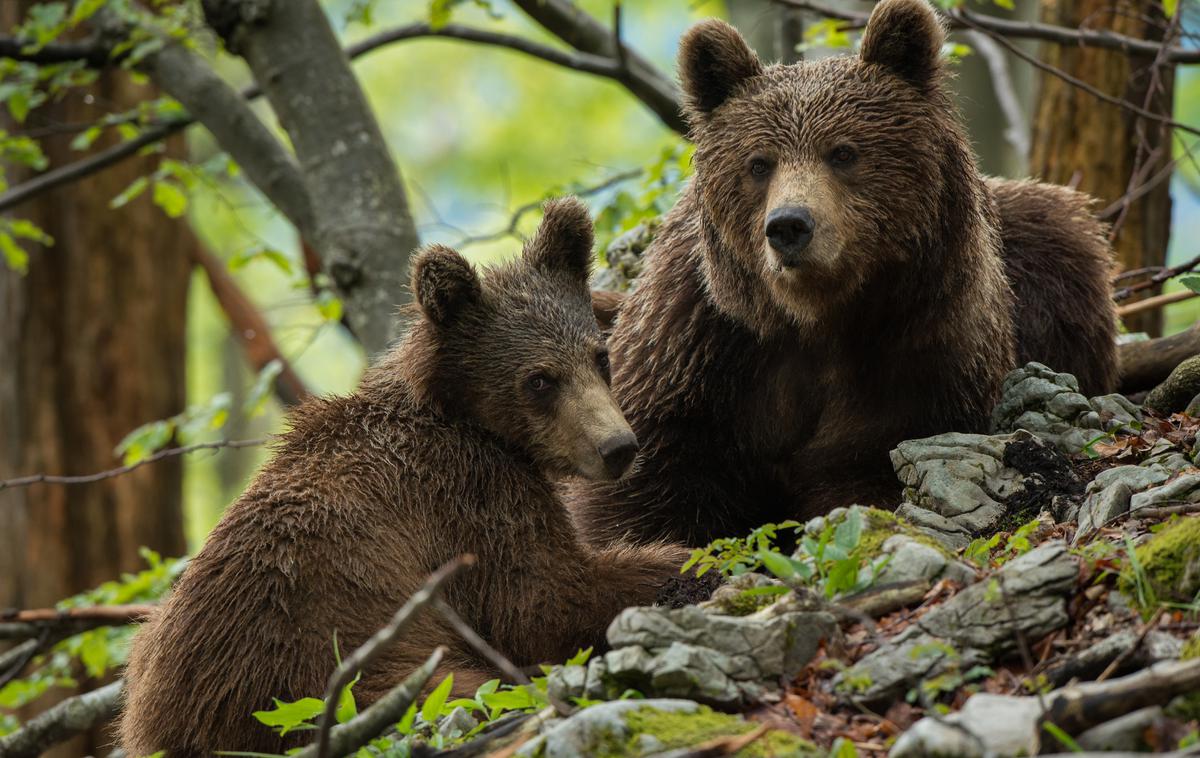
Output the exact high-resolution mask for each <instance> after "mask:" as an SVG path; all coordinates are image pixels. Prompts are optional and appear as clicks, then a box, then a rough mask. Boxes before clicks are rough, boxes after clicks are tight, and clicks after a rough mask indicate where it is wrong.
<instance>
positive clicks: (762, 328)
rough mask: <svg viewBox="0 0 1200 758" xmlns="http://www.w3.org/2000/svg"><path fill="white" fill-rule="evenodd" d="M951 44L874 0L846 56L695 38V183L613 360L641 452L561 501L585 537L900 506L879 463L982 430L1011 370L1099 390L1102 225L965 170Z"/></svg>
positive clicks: (737, 39) (1104, 324)
mask: <svg viewBox="0 0 1200 758" xmlns="http://www.w3.org/2000/svg"><path fill="white" fill-rule="evenodd" d="M944 41H945V34H944V31H943V29H942V27H941V25H940V23H939V22H938V19H937V17H936V15H935V14H934V12H933V10H932V9H931V8H930V7H929V6H928V5H927V4H926V3H925V2H923V1H922V0H884V1H883V2H881V3H879V4H878V5H877V6H876V7H875V10H874V12H873V14H872V16H871V19H870V22H869V23H868V25H867V28H866V30H865V32H864V34H863V39H862V46H861V50H860V53H859V55H857V56H853V57H839V58H828V59H824V60H818V61H813V62H802V63H798V64H795V65H791V66H781V65H775V66H766V67H764V66H763V64H762V63H761V62H760V61H759V60H758V58H757V57H756V56H755V55H754V53H753V52H752V51H751V50H750V49H749V48H748V47H747V46H746V44H745V42H744V41H743V39H742V38H741V36H740V35H739V34H738V33H737V31H736V30H734V29H733V28H732V27H730V26H729V25H727V24H725V23H723V22H720V21H708V22H704V23H701V24H699V25H697V26H696V27H694V28H693V29H691V30H690V31H689V32H688V34H687V35H686V36H685V38H684V40H683V43H682V47H681V50H680V56H679V61H680V62H679V68H680V74H681V77H682V80H683V88H684V91H685V95H686V112H687V116H688V120H689V123H690V125H691V127H692V137H693V138H694V140H695V142H696V156H695V161H694V165H695V177H694V178H693V180H692V182H691V184H690V186H689V187H688V189H687V190H686V191H685V193H684V195H683V197H682V198H681V200H680V201H679V203H678V205H677V206H676V207H675V208H674V209H673V210H672V211H671V212H670V214H668V216H667V218H666V219H665V221H664V224H663V226H662V228H661V230H660V231H659V234H658V237H657V239H656V240H655V242H654V244H653V246H652V247H651V249H650V251H649V252H648V254H647V261H646V268H645V271H644V273H643V274H642V277H641V279H640V280H639V281H640V283H639V286H638V288H637V290H636V292H635V293H634V294H633V295H631V296H630V297H629V299H628V300H627V301H626V302H625V303H624V305H623V306H622V310H621V311H620V315H619V317H618V319H617V323H616V328H615V331H614V333H613V336H612V338H611V340H610V345H611V349H612V355H613V365H614V392H615V394H616V397H617V399H618V402H620V404H621V407H622V408H623V410H624V411H625V413H626V416H627V418H629V420H630V422H631V424H632V425H633V428H634V431H635V432H636V433H637V435H638V438H639V439H640V440H642V443H643V448H642V458H641V462H640V465H639V467H638V469H637V470H636V471H635V473H634V474H633V475H632V476H631V477H629V478H628V479H626V480H624V481H622V482H619V483H616V484H596V485H581V486H577V487H575V488H574V491H573V492H572V494H571V499H572V500H573V502H574V508H575V514H576V517H577V521H578V522H579V523H580V525H581V528H582V529H583V531H584V533H585V534H586V535H587V537H588V538H589V539H591V540H593V541H596V542H600V543H606V542H610V541H613V540H616V539H618V538H621V537H624V536H629V537H632V538H634V539H636V540H654V539H662V538H670V539H672V540H682V541H686V542H689V543H692V544H697V543H703V542H706V541H708V540H710V539H712V538H714V537H717V536H724V535H731V534H738V533H743V532H745V531H747V530H749V529H750V528H752V527H754V526H757V525H759V524H762V523H764V522H769V521H779V520H781V519H785V518H805V517H809V516H812V515H816V514H819V513H823V512H826V511H828V510H829V509H831V508H833V507H835V506H839V505H846V504H848V503H851V502H869V503H878V504H889V503H894V502H896V501H897V499H898V496H899V485H898V484H897V483H896V480H895V477H894V475H893V473H892V471H891V467H890V465H889V462H888V455H887V453H888V450H889V449H890V448H892V447H893V446H894V445H895V444H896V443H898V442H900V441H901V440H904V439H910V438H915V437H922V436H927V435H931V434H935V433H939V432H945V431H951V430H955V431H983V430H984V429H985V428H986V426H987V419H988V415H989V413H990V411H991V408H992V405H993V403H994V401H995V400H996V399H997V395H998V391H999V388H1000V383H1001V379H1002V378H1003V376H1004V374H1005V373H1006V372H1007V371H1009V370H1010V369H1012V368H1014V367H1016V366H1017V365H1018V364H1019V363H1022V362H1024V361H1027V360H1041V361H1044V362H1046V363H1049V364H1050V365H1051V366H1054V367H1055V368H1056V369H1058V370H1068V371H1072V372H1074V373H1076V374H1077V375H1078V376H1079V378H1080V380H1081V383H1082V385H1083V387H1084V389H1085V391H1090V392H1093V393H1098V392H1103V391H1107V390H1108V389H1109V388H1110V387H1111V385H1112V383H1113V381H1114V374H1115V365H1116V358H1115V346H1114V343H1113V340H1114V332H1115V318H1114V313H1113V306H1112V302H1111V299H1110V296H1109V289H1108V274H1109V270H1110V267H1111V262H1110V261H1111V253H1110V250H1109V248H1108V246H1107V244H1106V242H1105V240H1104V235H1103V227H1102V226H1101V225H1100V224H1099V222H1097V221H1096V219H1095V218H1094V217H1092V216H1091V215H1090V214H1089V213H1088V211H1087V207H1088V201H1087V198H1085V197H1084V196H1082V195H1079V194H1078V193H1075V192H1072V191H1070V190H1067V189H1065V188H1062V187H1052V186H1048V185H1042V184H1038V183H1034V182H1011V181H1002V180H987V179H985V178H984V177H982V176H981V175H980V173H979V170H978V168H977V166H976V163H975V159H974V156H973V155H972V153H971V149H970V145H969V142H968V140H967V137H966V134H965V132H964V128H963V125H962V121H961V118H960V117H959V115H958V113H957V112H956V110H955V108H954V106H953V104H952V103H951V100H950V97H949V94H948V92H947V90H946V88H945V83H944V79H945V77H946V73H945V71H944V70H943V64H942V60H941V48H942V45H943V43H944ZM998 204H999V208H1000V209H999V210H998Z"/></svg>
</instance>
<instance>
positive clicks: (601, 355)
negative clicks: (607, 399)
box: [596, 350, 612, 380]
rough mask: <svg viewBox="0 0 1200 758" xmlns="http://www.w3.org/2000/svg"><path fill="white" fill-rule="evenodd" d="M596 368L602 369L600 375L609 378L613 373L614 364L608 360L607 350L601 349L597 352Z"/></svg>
mask: <svg viewBox="0 0 1200 758" xmlns="http://www.w3.org/2000/svg"><path fill="white" fill-rule="evenodd" d="M596 368H597V369H598V370H599V371H600V376H602V377H604V378H605V380H608V378H609V376H610V375H611V373H612V366H611V365H610V364H609V362H608V351H607V350H601V351H599V352H598V353H596Z"/></svg>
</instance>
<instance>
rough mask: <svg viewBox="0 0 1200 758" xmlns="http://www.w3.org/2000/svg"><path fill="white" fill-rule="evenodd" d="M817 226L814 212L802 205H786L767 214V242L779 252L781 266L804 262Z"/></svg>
mask: <svg viewBox="0 0 1200 758" xmlns="http://www.w3.org/2000/svg"><path fill="white" fill-rule="evenodd" d="M815 226H816V224H815V222H814V221H813V216H812V213H811V212H810V211H809V210H808V208H805V207H804V206H802V205H785V206H782V207H780V208H776V209H775V210H773V211H771V212H770V213H769V214H768V215H767V225H766V229H765V231H766V234H767V242H769V243H771V247H772V249H774V250H775V252H776V253H778V254H779V264H780V265H781V266H783V267H784V268H794V267H795V266H799V265H800V264H801V263H802V262H803V253H804V251H805V249H807V248H808V243H810V242H812V238H813V229H814V227H815Z"/></svg>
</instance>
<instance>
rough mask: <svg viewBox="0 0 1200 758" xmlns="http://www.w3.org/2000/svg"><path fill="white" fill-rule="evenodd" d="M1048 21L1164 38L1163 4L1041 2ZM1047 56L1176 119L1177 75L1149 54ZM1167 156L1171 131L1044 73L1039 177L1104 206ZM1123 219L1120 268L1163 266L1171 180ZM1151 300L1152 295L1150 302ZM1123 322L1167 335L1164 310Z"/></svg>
mask: <svg viewBox="0 0 1200 758" xmlns="http://www.w3.org/2000/svg"><path fill="white" fill-rule="evenodd" d="M1041 15H1042V20H1043V21H1045V22H1048V23H1052V24H1058V25H1060V26H1067V27H1078V26H1087V27H1089V28H1094V29H1111V30H1112V31H1115V32H1119V33H1121V34H1127V35H1130V36H1134V37H1140V38H1144V39H1154V40H1161V39H1162V37H1163V32H1164V28H1165V25H1166V22H1165V20H1164V17H1163V13H1162V8H1161V6H1160V5H1159V3H1158V2H1151V1H1148V0H1120V1H1119V2H1116V3H1114V2H1113V0H1043V3H1042V14H1041ZM1042 56H1043V58H1042V59H1043V60H1044V61H1045V62H1046V63H1048V64H1050V65H1052V66H1055V67H1057V68H1059V69H1062V70H1063V71H1066V72H1067V73H1069V74H1071V75H1073V76H1075V77H1076V78H1079V79H1082V80H1084V81H1086V82H1088V83H1089V84H1091V85H1093V86H1095V87H1097V88H1099V89H1100V90H1102V91H1104V92H1106V93H1108V94H1110V95H1113V96H1115V97H1120V98H1124V99H1125V100H1127V101H1129V102H1131V103H1134V104H1136V105H1138V106H1146V107H1147V109H1148V110H1151V111H1154V112H1156V113H1164V114H1167V115H1170V114H1171V113H1172V110H1173V108H1172V105H1173V97H1172V84H1173V76H1172V72H1171V70H1170V68H1169V67H1166V66H1155V65H1154V60H1153V59H1151V58H1145V57H1132V56H1128V55H1126V54H1124V53H1122V52H1118V51H1111V50H1101V49H1099V48H1090V47H1088V48H1085V47H1072V46H1069V45H1054V44H1046V45H1045V46H1044V47H1043V53H1042ZM1147 92H1150V97H1149V99H1148V98H1147ZM1170 154H1171V150H1170V133H1169V132H1168V131H1167V130H1166V129H1164V128H1163V127H1162V126H1161V125H1159V124H1155V123H1150V122H1147V121H1145V120H1143V119H1140V118H1139V117H1137V116H1136V115H1134V114H1132V113H1130V112H1129V111H1128V110H1126V109H1123V108H1119V107H1117V106H1115V105H1112V104H1110V103H1105V102H1101V101H1100V100H1098V99H1096V98H1095V97H1094V96H1092V95H1090V94H1088V93H1087V92H1084V91H1082V90H1080V89H1079V88H1077V87H1074V86H1072V85H1071V84H1069V83H1067V82H1064V81H1063V80H1062V79H1059V78H1058V77H1055V76H1052V75H1050V74H1043V76H1042V89H1041V95H1040V97H1039V101H1038V108H1037V116H1036V118H1035V119H1034V126H1033V144H1032V153H1031V156H1030V172H1031V173H1032V174H1033V175H1034V176H1038V177H1040V178H1042V179H1044V180H1046V181H1049V182H1056V183H1059V184H1072V183H1076V182H1077V186H1078V188H1079V189H1081V190H1083V191H1084V192H1087V193H1090V194H1092V195H1094V196H1095V197H1096V198H1098V200H1099V203H1098V207H1097V210H1099V209H1103V208H1106V207H1108V206H1109V205H1110V204H1112V203H1114V202H1115V201H1117V200H1118V199H1119V198H1121V196H1122V195H1124V194H1125V193H1126V192H1127V191H1128V190H1129V189H1130V178H1131V176H1133V175H1134V174H1135V171H1136V172H1137V174H1138V176H1137V178H1135V179H1134V184H1133V186H1138V185H1140V184H1142V183H1144V182H1145V181H1147V180H1150V179H1152V178H1154V177H1155V176H1157V175H1158V174H1159V173H1160V171H1161V170H1162V169H1163V167H1164V166H1165V165H1166V163H1167V161H1169V160H1170V157H1171V156H1170ZM1111 220H1112V221H1118V219H1117V218H1116V217H1114V218H1113V219H1111ZM1118 223H1119V226H1118V228H1117V229H1116V235H1115V239H1114V244H1115V247H1116V250H1117V259H1118V264H1119V266H1120V268H1121V269H1125V270H1128V269H1135V268H1142V267H1145V266H1160V265H1162V264H1163V263H1164V262H1165V261H1166V257H1167V242H1168V241H1169V239H1170V230H1171V195H1170V189H1169V182H1167V181H1163V182H1161V183H1159V185H1158V186H1157V187H1156V188H1155V189H1153V190H1151V191H1150V192H1148V193H1147V194H1146V195H1145V196H1143V197H1141V198H1140V199H1138V200H1136V201H1134V202H1132V203H1131V204H1130V205H1129V207H1128V211H1127V213H1125V215H1124V218H1123V219H1121V220H1119V222H1118ZM1153 294H1155V292H1154V291H1153V290H1150V291H1147V292H1146V293H1145V294H1144V295H1143V296H1146V297H1148V296H1150V295H1153ZM1125 323H1126V326H1127V327H1128V328H1129V329H1130V330H1131V331H1145V332H1149V333H1150V334H1151V335H1152V336H1156V335H1158V334H1159V333H1160V332H1161V330H1162V312H1161V310H1154V311H1148V312H1143V313H1139V314H1136V315H1134V316H1130V317H1128V318H1126V319H1125Z"/></svg>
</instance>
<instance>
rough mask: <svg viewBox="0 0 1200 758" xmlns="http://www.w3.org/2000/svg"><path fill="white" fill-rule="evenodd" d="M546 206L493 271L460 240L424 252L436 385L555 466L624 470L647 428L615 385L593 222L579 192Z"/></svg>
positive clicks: (415, 284)
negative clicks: (636, 421)
mask: <svg viewBox="0 0 1200 758" xmlns="http://www.w3.org/2000/svg"><path fill="white" fill-rule="evenodd" d="M544 212H545V216H544V218H543V220H542V224H541V226H540V227H539V229H538V231H537V234H536V235H535V236H534V237H533V239H531V240H530V241H529V242H528V243H527V244H526V245H525V248H524V251H523V252H522V255H521V257H520V258H519V259H517V260H515V261H512V262H510V263H507V264H505V265H501V266H497V267H495V268H493V269H490V270H489V271H487V272H486V275H485V276H479V275H478V274H477V273H476V271H475V269H474V268H473V267H472V266H471V264H470V263H468V262H467V261H466V260H465V259H464V258H463V257H462V256H461V255H459V254H458V253H457V252H455V251H454V250H451V249H450V248H448V247H443V246H440V245H434V246H431V247H428V248H426V249H424V250H423V251H422V252H421V253H420V254H419V255H418V256H417V258H416V259H415V261H414V263H413V270H412V289H413V294H414V296H415V299H416V302H417V305H418V307H419V309H420V314H421V321H422V323H421V324H419V325H418V326H419V328H421V329H423V330H425V333H426V336H427V338H428V339H427V340H426V343H427V344H428V345H429V352H430V353H431V354H430V356H429V360H428V361H426V365H427V368H426V369H424V370H423V372H424V373H426V374H427V376H426V377H425V380H426V381H425V382H424V384H425V388H424V389H425V391H426V392H427V393H428V394H429V395H430V396H432V397H433V398H435V399H436V400H437V402H438V403H439V404H440V405H441V406H442V407H443V408H445V409H446V410H447V411H449V412H451V413H453V414H456V415H459V416H461V417H465V418H468V419H470V420H471V421H473V422H475V423H477V424H479V425H481V426H483V427H484V428H486V429H488V430H489V431H491V432H492V433H493V434H494V435H496V436H497V437H500V438H501V439H503V440H504V441H505V442H506V443H508V445H509V446H510V447H511V448H512V449H514V450H516V451H519V452H520V453H522V454H524V455H527V456H528V457H529V458H530V459H531V460H532V461H534V462H535V463H536V464H537V465H538V466H540V467H541V468H542V469H543V470H545V471H546V472H547V473H550V474H552V475H555V476H558V475H572V474H577V475H580V476H584V477H587V478H589V479H616V478H619V477H621V476H623V475H624V474H625V473H627V472H628V471H629V469H630V467H631V466H632V464H633V460H634V457H635V456H636V454H637V438H636V437H635V436H634V434H633V430H632V429H630V427H629V423H628V422H626V420H625V417H624V416H623V415H622V414H621V410H620V408H618V407H617V404H616V401H614V400H613V397H612V393H611V391H610V389H609V380H610V379H609V366H608V348H607V347H606V345H605V343H604V339H603V337H602V336H601V334H600V329H599V326H598V325H597V324H596V318H595V316H594V315H593V313H592V306H591V295H590V290H589V288H588V276H589V274H590V271H591V262H592V221H591V218H590V217H589V216H588V211H587V207H586V206H585V205H584V204H583V203H582V202H580V201H579V200H578V199H576V198H573V197H568V198H562V199H559V200H554V201H551V202H548V203H546V205H545V207H544Z"/></svg>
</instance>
